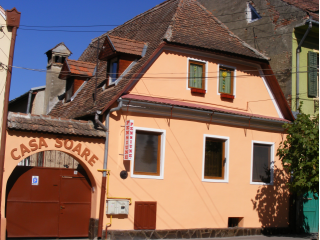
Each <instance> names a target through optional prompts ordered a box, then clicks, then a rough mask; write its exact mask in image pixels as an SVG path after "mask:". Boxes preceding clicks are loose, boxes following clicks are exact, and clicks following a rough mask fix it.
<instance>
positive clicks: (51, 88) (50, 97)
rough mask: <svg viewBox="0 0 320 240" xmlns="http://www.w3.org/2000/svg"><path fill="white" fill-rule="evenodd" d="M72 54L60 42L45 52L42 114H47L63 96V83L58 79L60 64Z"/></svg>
mask: <svg viewBox="0 0 320 240" xmlns="http://www.w3.org/2000/svg"><path fill="white" fill-rule="evenodd" d="M71 54H72V52H71V51H70V50H69V49H68V48H67V47H66V45H65V44H64V43H63V42H61V43H59V44H57V45H56V46H55V47H54V48H52V49H50V50H48V51H47V52H46V55H47V58H48V64H47V75H46V91H45V100H44V110H43V112H44V114H47V113H49V112H50V111H51V109H52V108H53V107H54V106H55V104H56V103H57V102H58V101H59V99H58V97H59V96H60V95H62V94H64V91H65V81H63V80H61V79H59V78H58V76H59V73H60V71H61V67H62V64H63V63H64V61H65V60H66V59H68V57H69V56H70V55H71Z"/></svg>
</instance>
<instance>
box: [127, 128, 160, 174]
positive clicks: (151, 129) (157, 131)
mask: <svg viewBox="0 0 320 240" xmlns="http://www.w3.org/2000/svg"><path fill="white" fill-rule="evenodd" d="M137 130H138V131H146V132H156V133H161V146H160V175H159V176H154V175H140V174H134V160H135V159H134V157H135V150H136V131H137ZM165 141H166V130H163V129H155V128H143V127H134V128H133V146H134V147H133V149H132V154H133V156H134V157H133V160H131V167H130V169H131V177H132V178H148V179H163V176H164V154H165Z"/></svg>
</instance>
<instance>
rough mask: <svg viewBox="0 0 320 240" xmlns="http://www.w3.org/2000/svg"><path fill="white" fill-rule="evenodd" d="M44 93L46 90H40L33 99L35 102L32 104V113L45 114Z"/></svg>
mask: <svg viewBox="0 0 320 240" xmlns="http://www.w3.org/2000/svg"><path fill="white" fill-rule="evenodd" d="M44 93H45V90H43V91H39V92H38V93H37V95H36V97H35V99H34V101H33V104H32V110H31V113H32V114H37V115H39V114H45V113H44V112H43V109H44Z"/></svg>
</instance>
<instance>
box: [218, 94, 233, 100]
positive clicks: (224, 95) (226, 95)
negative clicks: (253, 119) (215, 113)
mask: <svg viewBox="0 0 320 240" xmlns="http://www.w3.org/2000/svg"><path fill="white" fill-rule="evenodd" d="M220 97H221V98H229V99H234V95H231V94H226V93H220Z"/></svg>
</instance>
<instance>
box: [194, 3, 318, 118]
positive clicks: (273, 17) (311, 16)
mask: <svg viewBox="0 0 320 240" xmlns="http://www.w3.org/2000/svg"><path fill="white" fill-rule="evenodd" d="M199 2H200V3H201V4H203V5H204V6H205V7H206V8H207V9H208V10H209V11H210V12H212V13H213V14H214V15H215V16H217V17H218V18H219V20H220V21H221V22H223V23H224V24H226V26H227V27H228V28H229V30H230V31H232V32H234V33H235V34H236V35H237V36H239V37H240V38H241V39H242V40H244V41H245V42H247V43H248V44H250V45H251V46H252V47H254V48H256V49H258V50H259V51H261V52H262V53H264V54H266V56H268V57H270V65H271V67H272V70H273V72H274V73H275V75H276V77H277V79H278V82H279V84H280V86H281V89H282V91H283V93H284V95H285V97H286V99H287V100H288V102H289V104H290V105H292V110H293V111H296V99H297V98H299V99H300V100H302V101H304V107H303V110H304V111H305V112H306V113H309V114H318V111H317V108H318V105H319V100H318V98H317V96H318V94H316V93H315V91H316V83H315V82H319V81H318V80H311V81H312V82H314V83H313V84H312V87H310V88H313V89H314V90H312V91H313V93H312V94H311V95H310V93H309V94H308V92H309V90H307V88H308V86H310V81H309V80H308V77H307V66H308V61H307V55H308V52H309V51H310V52H314V53H315V54H316V53H318V52H319V1H317V0H304V1H295V0H263V1H242V0H226V1H219V0H199ZM309 22H311V23H312V29H311V31H310V33H309V34H307V39H306V40H305V42H304V43H303V45H302V49H301V53H300V58H301V59H300V69H299V70H298V72H299V75H300V84H299V92H300V94H299V96H298V97H297V96H296V71H297V69H296V55H297V54H296V51H297V47H298V44H299V43H300V41H301V38H302V36H303V35H304V34H305V32H306V30H307V28H308V25H309ZM313 58H314V60H313V61H316V58H317V57H316V56H315V55H313ZM317 59H318V58H317ZM315 68H316V66H314V69H315ZM314 75H317V74H316V73H315V74H314ZM313 78H314V79H315V78H316V77H315V76H314V77H313ZM308 81H309V83H308ZM317 85H319V83H317Z"/></svg>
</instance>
